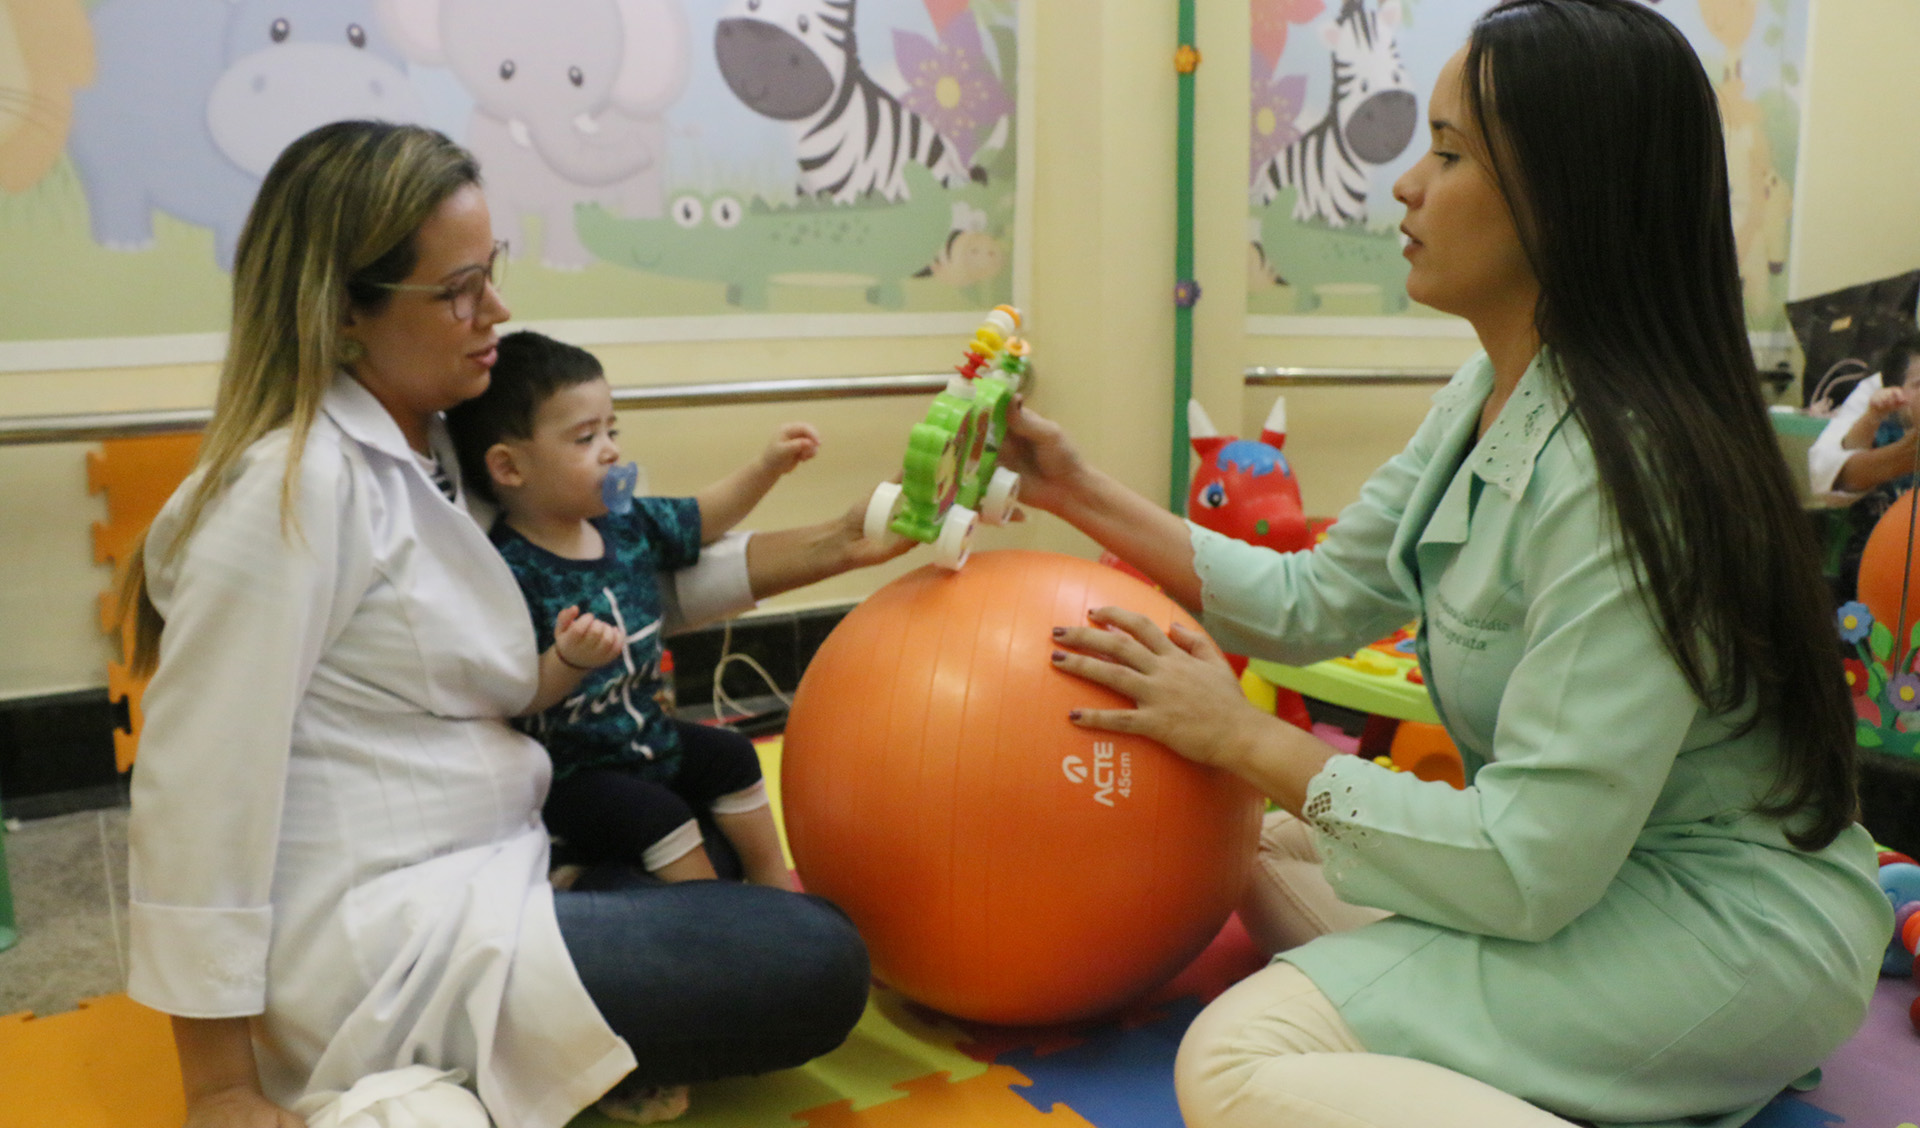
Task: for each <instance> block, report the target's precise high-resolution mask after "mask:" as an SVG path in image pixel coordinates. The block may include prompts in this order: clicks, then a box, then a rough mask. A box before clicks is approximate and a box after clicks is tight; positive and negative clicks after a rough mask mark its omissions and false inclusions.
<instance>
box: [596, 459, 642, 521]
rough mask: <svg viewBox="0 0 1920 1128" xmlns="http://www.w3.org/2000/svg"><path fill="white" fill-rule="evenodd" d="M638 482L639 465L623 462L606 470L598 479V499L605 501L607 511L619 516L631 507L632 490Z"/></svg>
mask: <svg viewBox="0 0 1920 1128" xmlns="http://www.w3.org/2000/svg"><path fill="white" fill-rule="evenodd" d="M639 484H640V467H639V465H638V464H637V463H632V462H623V463H621V464H620V465H618V466H615V467H614V468H613V469H611V470H609V471H607V476H606V477H604V478H602V479H600V500H601V501H604V502H606V503H607V512H608V513H611V514H613V515H614V516H615V517H619V516H621V515H623V514H625V513H627V512H629V511H630V510H632V509H633V490H634V487H635V486H638V485H639Z"/></svg>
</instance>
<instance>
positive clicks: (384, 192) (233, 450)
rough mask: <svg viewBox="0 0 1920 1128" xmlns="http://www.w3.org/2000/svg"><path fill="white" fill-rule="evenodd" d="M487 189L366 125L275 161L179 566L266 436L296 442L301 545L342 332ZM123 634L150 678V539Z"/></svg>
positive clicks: (434, 153) (155, 632)
mask: <svg viewBox="0 0 1920 1128" xmlns="http://www.w3.org/2000/svg"><path fill="white" fill-rule="evenodd" d="M479 182H480V168H479V164H478V162H476V161H475V160H474V158H473V155H472V154H470V153H468V152H467V151H466V150H465V149H462V148H461V147H460V146H458V145H456V144H454V143H453V142H452V141H450V140H448V139H447V138H446V137H445V136H443V135H442V134H440V133H437V132H435V131H433V130H431V129H425V128H422V127H420V126H412V125H392V124H388V123H384V122H372V121H342V122H334V123H332V124H330V125H323V126H321V127H320V128H318V129H315V130H313V131H312V132H310V133H308V134H306V135H305V136H303V137H301V138H300V139H299V140H297V141H295V142H294V143H293V144H291V145H289V146H288V147H287V148H286V150H285V151H284V152H282V153H281V154H280V157H279V159H278V160H276V161H274V164H273V168H272V169H270V170H269V171H268V172H267V176H266V179H265V180H264V181H263V182H262V183H261V185H260V192H259V194H258V195H257V196H256V197H255V198H254V201H253V208H252V210H251V211H250V212H249V213H248V214H247V223H246V226H245V227H244V228H243V229H242V230H241V233H240V243H239V249H238V252H237V253H236V255H235V259H234V266H233V326H232V329H231V330H230V332H229V335H228V339H227V356H226V360H225V362H224V363H223V364H222V365H221V369H220V387H219V391H218V392H217V393H216V394H215V396H214V402H213V420H212V422H210V423H209V424H208V425H207V430H206V434H205V436H204V437H203V438H202V440H201V443H200V457H199V461H198V463H197V467H196V469H197V470H198V471H199V473H200V480H199V482H198V484H197V485H196V486H195V487H194V490H193V493H192V495H191V496H190V497H189V498H188V500H187V508H186V513H185V516H184V517H183V519H182V521H181V524H180V531H179V533H178V535H177V536H176V537H175V538H174V540H173V542H172V544H171V545H170V546H169V547H168V550H167V553H168V556H169V557H171V556H172V555H173V554H174V553H177V552H179V551H180V549H181V546H183V545H185V544H186V542H187V539H188V537H189V535H190V534H191V533H192V532H193V529H194V527H195V525H197V524H198V523H199V520H200V517H201V515H202V514H203V513H204V512H205V510H206V507H207V506H208V504H210V503H211V502H212V501H213V500H214V498H215V497H217V496H218V495H219V493H220V491H221V489H222V488H223V487H224V486H225V484H226V477H227V473H228V471H229V470H230V469H231V468H232V467H233V465H234V464H235V463H236V462H237V461H238V460H239V459H240V457H241V455H242V454H244V453H245V452H246V450H247V448H248V447H250V446H252V445H253V444H254V442H256V441H257V440H259V439H260V437H261V436H263V435H265V434H267V433H268V432H270V431H273V430H276V429H278V428H280V427H287V428H288V429H289V433H290V438H291V442H289V443H288V444H287V466H286V476H285V478H284V480H283V482H282V484H281V491H280V517H281V531H282V533H283V534H292V533H294V532H297V529H296V528H295V525H296V522H295V521H294V517H293V502H294V488H295V483H296V481H297V480H298V476H299V471H300V458H301V455H302V453H303V452H304V450H305V448H306V439H307V433H308V431H309V430H310V429H311V428H312V426H313V421H314V418H315V417H316V416H317V415H318V414H319V413H320V403H321V400H322V399H323V398H324V397H325V396H326V393H327V389H328V388H329V387H330V386H331V385H332V383H333V380H334V376H335V374H336V373H337V372H339V371H340V370H341V369H342V368H343V367H345V365H346V364H347V363H348V361H349V359H350V358H349V356H348V355H347V350H346V341H345V340H344V339H343V338H342V336H341V327H342V326H344V325H345V324H346V322H347V317H348V314H349V313H350V312H352V311H360V312H363V313H377V312H378V311H379V310H380V309H381V308H383V307H384V306H385V304H386V302H387V301H389V300H390V299H391V297H392V293H391V291H388V290H384V289H382V288H381V286H380V284H381V283H388V282H398V281H400V280H402V279H404V278H406V277H407V275H409V274H411V273H412V272H413V268H414V266H415V264H416V262H417V260H418V253H417V249H416V247H415V245H414V236H415V234H416V233H417V232H418V231H419V230H420V227H421V226H422V225H423V224H425V223H426V221H427V219H428V218H429V217H430V216H432V214H433V213H434V211H435V210H437V209H438V208H439V207H440V205H441V204H442V203H444V202H445V201H446V200H447V198H448V197H450V196H452V195H453V194H454V193H456V192H458V191H459V190H460V189H462V188H465V187H467V186H469V185H477V184H478V183H479ZM119 607H120V622H121V624H122V629H123V630H124V629H126V627H127V626H128V625H129V620H131V624H130V625H131V626H132V629H133V647H132V654H131V659H130V666H131V669H132V670H133V672H134V673H136V674H141V675H144V674H147V673H150V672H151V671H152V670H153V667H154V665H155V663H156V662H157V661H158V659H159V648H160V631H161V628H162V626H163V625H164V624H163V622H162V620H161V618H160V614H159V612H158V610H157V609H156V608H155V607H154V605H153V601H152V599H151V598H150V596H149V593H148V590H147V576H146V536H145V535H144V534H143V535H142V536H141V538H140V541H139V543H138V544H137V545H136V546H135V548H134V551H133V553H132V554H131V556H130V557H129V559H128V562H127V570H126V574H125V575H124V576H123V577H122V579H121V585H120V592H119Z"/></svg>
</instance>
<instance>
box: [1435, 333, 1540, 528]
mask: <svg viewBox="0 0 1920 1128" xmlns="http://www.w3.org/2000/svg"><path fill="white" fill-rule="evenodd" d="M1492 392H1493V363H1492V362H1491V361H1489V360H1488V359H1487V356H1486V354H1485V353H1481V354H1480V355H1479V356H1477V357H1475V358H1473V359H1472V360H1470V361H1468V362H1467V364H1466V366H1465V367H1464V368H1462V369H1461V370H1460V373H1459V375H1457V376H1456V377H1454V379H1453V381H1452V382H1451V383H1449V384H1448V385H1447V386H1446V387H1444V388H1442V389H1440V391H1439V393H1438V394H1436V395H1435V396H1434V397H1433V403H1434V406H1435V407H1439V408H1444V409H1446V410H1448V411H1453V412H1466V413H1469V414H1475V413H1478V412H1479V410H1480V406H1481V405H1482V404H1484V403H1486V402H1487V396H1488V395H1490V394H1492ZM1570 406H1571V405H1570V404H1569V402H1568V400H1567V397H1566V392H1565V391H1564V390H1563V389H1562V388H1561V385H1560V379H1559V376H1558V374H1557V373H1556V372H1554V371H1553V361H1552V358H1550V357H1549V356H1548V355H1547V352H1546V350H1545V349H1542V350H1541V351H1540V352H1539V353H1538V354H1536V355H1535V356H1534V358H1533V363H1532V364H1529V365H1528V366H1527V370H1526V372H1524V373H1522V374H1521V376H1520V382H1519V383H1518V384H1516V385H1515V386H1514V389H1513V394H1512V395H1511V396H1508V397H1507V402H1506V403H1505V404H1504V405H1502V406H1501V408H1500V414H1499V416H1497V417H1496V418H1495V419H1494V421H1493V425H1492V426H1491V427H1488V428H1487V433H1486V434H1485V435H1484V436H1482V437H1481V439H1480V441H1479V442H1478V443H1475V444H1474V446H1473V449H1472V450H1471V451H1470V452H1469V453H1468V454H1467V459H1466V463H1465V468H1466V469H1468V470H1470V471H1472V472H1473V473H1474V474H1475V475H1477V476H1478V477H1479V478H1480V479H1481V480H1482V481H1485V482H1487V483H1488V484H1490V485H1493V486H1496V487H1498V488H1499V490H1500V492H1502V493H1504V494H1506V495H1507V496H1508V497H1509V498H1513V499H1518V498H1519V497H1520V495H1521V494H1522V493H1523V492H1525V490H1526V488H1527V483H1528V481H1530V480H1531V479H1532V478H1533V467H1534V463H1535V461H1536V460H1537V459H1538V458H1539V457H1540V450H1541V448H1543V447H1545V446H1546V445H1547V440H1548V439H1549V438H1551V437H1552V435H1553V432H1554V430H1555V429H1556V428H1557V427H1558V426H1559V424H1560V421H1561V420H1562V419H1564V418H1565V417H1566V414H1567V410H1568V408H1569V407H1570Z"/></svg>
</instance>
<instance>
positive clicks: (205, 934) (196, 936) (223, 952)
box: [127, 901, 273, 1018]
mask: <svg viewBox="0 0 1920 1128" xmlns="http://www.w3.org/2000/svg"><path fill="white" fill-rule="evenodd" d="M127 920H128V925H129V931H130V934H131V937H132V944H131V951H130V953H129V957H130V958H129V961H128V962H129V965H130V969H131V970H130V973H129V975H128V977H127V994H128V995H130V996H132V998H133V999H134V1000H135V1001H136V1002H140V1003H144V1004H146V1005H147V1006H150V1007H152V1008H153V1009H154V1010H157V1011H160V1012H162V1013H164V1014H173V1015H180V1016H181V1017H183V1018H238V1017H243V1016H247V1015H256V1014H261V1013H263V1012H264V1011H265V1010H266V1009H267V942H268V940H269V938H270V937H271V936H272V934H273V910H272V909H271V908H268V907H265V906H262V907H260V908H257V909H195V908H180V907H176V906H172V905H151V904H144V903H142V902H139V901H135V902H134V903H133V904H132V905H131V906H129V909H128V914H127Z"/></svg>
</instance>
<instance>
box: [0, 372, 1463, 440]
mask: <svg viewBox="0 0 1920 1128" xmlns="http://www.w3.org/2000/svg"><path fill="white" fill-rule="evenodd" d="M1449 375H1451V373H1449V372H1442V371H1438V370H1433V371H1428V370H1422V369H1413V370H1409V369H1401V368H1265V367H1254V368H1248V369H1247V370H1246V373H1245V378H1246V382H1247V384H1248V385H1249V386H1252V387H1272V386H1282V387H1302V386H1319V387H1329V386H1340V385H1351V384H1387V385H1395V384H1441V383H1445V382H1446V380H1447V377H1448V376H1449ZM946 385H947V374H946V373H941V372H933V373H921V374H915V375H905V376H804V377H796V378H794V379H788V380H741V381H734V382H726V381H713V382H709V383H699V384H656V385H652V386H649V387H639V388H615V389H613V403H614V406H615V407H621V408H665V407H708V406H713V405H718V404H743V403H797V402H801V401H804V400H824V399H863V398H867V397H872V396H915V395H929V394H932V393H934V392H938V391H939V390H940V389H941V388H944V387H946ZM211 418H213V412H212V410H211V409H209V408H204V407H198V408H180V409H175V410H170V411H108V412H92V413H87V414H74V415H21V416H15V417H13V418H8V419H0V446H24V445H28V444H32V443H80V442H97V441H99V440H101V439H124V438H135V437H138V436H142V435H177V434H189V433H192V432H194V431H199V430H202V429H204V428H205V427H206V425H207V421H208V420H209V419H211Z"/></svg>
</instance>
